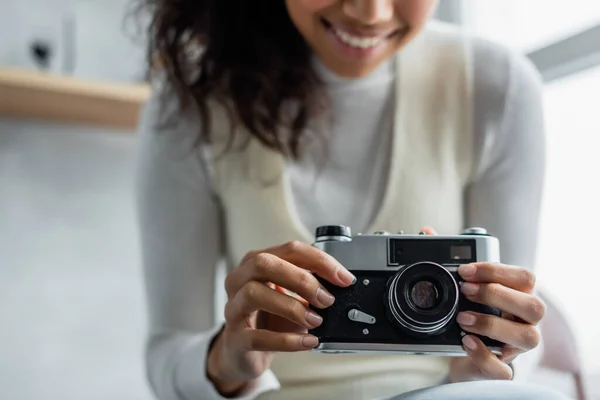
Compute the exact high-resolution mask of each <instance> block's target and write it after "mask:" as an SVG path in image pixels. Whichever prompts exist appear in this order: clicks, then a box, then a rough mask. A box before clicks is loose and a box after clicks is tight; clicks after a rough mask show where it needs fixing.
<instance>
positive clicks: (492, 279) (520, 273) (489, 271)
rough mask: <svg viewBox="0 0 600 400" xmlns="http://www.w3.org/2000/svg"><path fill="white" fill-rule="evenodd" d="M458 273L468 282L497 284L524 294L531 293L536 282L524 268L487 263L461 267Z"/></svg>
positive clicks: (532, 275) (533, 275) (531, 273)
mask: <svg viewBox="0 0 600 400" xmlns="http://www.w3.org/2000/svg"><path fill="white" fill-rule="evenodd" d="M458 273H459V274H460V276H461V277H462V278H463V279H464V280H465V281H468V282H480V283H499V284H501V285H504V286H507V287H509V288H512V289H515V290H518V291H520V292H525V293H532V292H533V289H534V287H535V280H536V277H535V274H534V273H533V272H531V271H529V270H528V269H526V268H522V267H515V266H512V265H504V264H495V263H487V262H483V263H473V264H466V265H461V266H460V267H459V268H458Z"/></svg>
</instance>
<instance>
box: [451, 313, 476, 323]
mask: <svg viewBox="0 0 600 400" xmlns="http://www.w3.org/2000/svg"><path fill="white" fill-rule="evenodd" d="M456 321H457V322H458V323H459V324H460V325H463V326H473V325H475V322H477V317H476V316H474V315H473V314H469V313H464V312H461V313H460V314H458V317H456Z"/></svg>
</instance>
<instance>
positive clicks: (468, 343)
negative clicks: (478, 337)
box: [462, 335, 477, 351]
mask: <svg viewBox="0 0 600 400" xmlns="http://www.w3.org/2000/svg"><path fill="white" fill-rule="evenodd" d="M462 342H463V345H464V346H465V347H466V348H467V349H468V350H471V351H473V350H475V349H477V342H476V341H475V339H473V337H472V336H469V335H467V336H465V337H463V340H462Z"/></svg>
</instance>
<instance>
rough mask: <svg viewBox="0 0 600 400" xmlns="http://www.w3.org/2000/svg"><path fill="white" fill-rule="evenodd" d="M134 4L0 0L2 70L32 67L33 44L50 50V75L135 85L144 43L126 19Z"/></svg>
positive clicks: (120, 1)
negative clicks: (36, 42)
mask: <svg viewBox="0 0 600 400" xmlns="http://www.w3.org/2000/svg"><path fill="white" fill-rule="evenodd" d="M131 4H132V0H0V67H2V66H5V67H6V66H10V67H19V68H27V69H35V68H37V67H36V64H35V63H34V62H33V60H32V58H31V56H30V44H31V42H32V41H34V40H36V39H39V38H43V39H45V40H48V41H49V42H50V43H51V44H52V46H53V47H54V57H53V58H52V62H51V64H50V68H49V69H50V71H52V72H58V73H64V74H69V75H70V74H73V75H75V76H78V77H85V78H93V79H108V80H115V81H128V82H130V81H139V80H141V79H143V76H144V44H143V40H142V37H139V38H137V39H136V38H134V37H133V32H135V30H136V29H135V27H134V25H133V21H132V20H131V19H126V18H125V15H126V11H127V10H128V9H129V8H130V5H131Z"/></svg>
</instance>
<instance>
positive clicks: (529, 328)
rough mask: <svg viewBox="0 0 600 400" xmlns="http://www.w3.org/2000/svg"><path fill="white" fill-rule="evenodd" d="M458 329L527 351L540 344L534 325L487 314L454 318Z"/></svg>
mask: <svg viewBox="0 0 600 400" xmlns="http://www.w3.org/2000/svg"><path fill="white" fill-rule="evenodd" d="M456 320H457V322H458V324H459V325H460V327H461V328H462V329H463V330H465V331H467V332H469V333H475V334H478V335H483V336H487V337H489V338H490V339H495V340H498V341H500V342H502V343H506V344H508V345H511V346H514V347H517V348H519V349H522V350H525V351H528V350H531V349H533V348H535V347H537V346H538V344H539V343H540V338H541V336H540V332H539V330H538V329H537V327H536V326H534V325H529V324H520V323H518V322H514V321H509V320H506V319H503V318H499V317H496V316H492V315H487V314H478V313H473V312H462V313H459V314H458V317H457V318H456Z"/></svg>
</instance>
